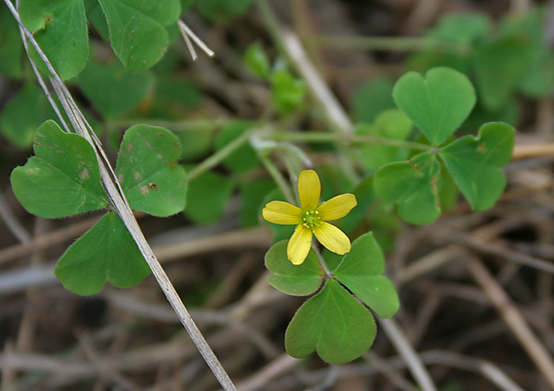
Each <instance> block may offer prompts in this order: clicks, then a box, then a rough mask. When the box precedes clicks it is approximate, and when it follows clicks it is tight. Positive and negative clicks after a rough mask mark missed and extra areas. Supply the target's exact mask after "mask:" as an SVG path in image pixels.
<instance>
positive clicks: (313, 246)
mask: <svg viewBox="0 0 554 391" xmlns="http://www.w3.org/2000/svg"><path fill="white" fill-rule="evenodd" d="M312 250H314V252H315V255H317V259H318V260H319V266H321V268H322V269H323V271H324V272H325V275H326V276H327V277H329V278H332V277H333V273H332V272H331V270H329V266H327V264H326V263H325V261H324V260H323V256H322V255H321V252H320V251H319V248H318V247H317V244H316V243H315V242H312Z"/></svg>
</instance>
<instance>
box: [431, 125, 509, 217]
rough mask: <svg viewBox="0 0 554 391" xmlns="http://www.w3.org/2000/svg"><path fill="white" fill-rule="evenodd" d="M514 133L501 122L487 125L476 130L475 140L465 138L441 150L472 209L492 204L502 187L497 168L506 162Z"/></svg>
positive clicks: (501, 178) (484, 207) (502, 181)
mask: <svg viewBox="0 0 554 391" xmlns="http://www.w3.org/2000/svg"><path fill="white" fill-rule="evenodd" d="M514 133H515V130H514V128H512V127H511V126H510V125H508V124H505V123H502V122H490V123H487V124H485V125H483V126H482V127H481V128H480V129H479V135H478V137H473V136H466V137H463V138H461V139H459V140H457V141H455V142H453V143H452V144H449V145H447V146H446V147H444V148H442V151H441V153H440V156H441V157H442V159H443V160H444V163H445V164H446V167H447V168H448V171H449V172H450V174H451V175H452V178H453V179H454V182H456V184H457V185H458V187H459V188H460V190H461V192H462V193H463V195H464V196H465V197H466V198H467V200H468V201H469V203H470V204H471V206H472V208H473V209H475V210H485V209H488V208H490V207H491V206H493V205H494V203H495V202H496V200H497V199H498V197H500V195H501V194H502V191H503V190H504V187H505V186H506V176H505V175H504V173H503V172H502V171H501V170H500V169H499V168H500V167H503V166H505V165H506V164H508V162H509V161H510V158H511V156H512V150H513V147H514Z"/></svg>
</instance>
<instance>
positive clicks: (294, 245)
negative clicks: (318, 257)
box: [287, 224, 312, 265]
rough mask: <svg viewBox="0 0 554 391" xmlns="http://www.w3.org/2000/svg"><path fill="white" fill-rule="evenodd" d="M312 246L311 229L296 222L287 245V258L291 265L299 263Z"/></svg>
mask: <svg viewBox="0 0 554 391" xmlns="http://www.w3.org/2000/svg"><path fill="white" fill-rule="evenodd" d="M311 247H312V231H310V229H309V228H306V227H304V226H303V225H301V224H298V226H297V227H296V230H295V231H294V233H293V234H292V236H291V238H290V240H289V244H288V245H287V258H288V259H289V261H291V262H292V264H293V265H300V264H301V263H302V262H304V260H305V259H306V257H307V256H308V253H309V252H310V248H311Z"/></svg>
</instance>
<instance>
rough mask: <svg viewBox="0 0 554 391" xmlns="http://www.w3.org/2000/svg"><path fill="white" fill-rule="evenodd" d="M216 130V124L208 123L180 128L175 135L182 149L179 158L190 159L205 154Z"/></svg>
mask: <svg viewBox="0 0 554 391" xmlns="http://www.w3.org/2000/svg"><path fill="white" fill-rule="evenodd" d="M216 130H217V126H214V125H210V124H207V125H206V126H199V127H191V128H185V129H182V130H180V131H179V132H178V133H177V136H178V137H179V140H181V148H182V149H183V152H182V155H181V160H182V161H192V160H196V159H198V158H200V157H202V156H205V155H207V154H208V152H209V151H210V150H211V148H212V144H213V140H214V133H215V131H216Z"/></svg>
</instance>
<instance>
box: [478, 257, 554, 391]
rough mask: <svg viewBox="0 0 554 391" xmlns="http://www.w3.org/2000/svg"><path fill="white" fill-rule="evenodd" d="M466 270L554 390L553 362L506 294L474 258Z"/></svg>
mask: <svg viewBox="0 0 554 391" xmlns="http://www.w3.org/2000/svg"><path fill="white" fill-rule="evenodd" d="M468 268H469V271H470V272H471V274H472V275H473V277H474V278H475V280H476V281H477V282H478V283H479V285H481V287H482V288H483V291H484V292H485V294H486V295H487V297H488V298H489V299H490V300H491V302H492V303H493V304H494V306H495V307H496V309H497V311H498V312H499V313H500V316H502V318H503V319H504V321H505V322H506V324H507V325H508V327H509V328H510V329H511V330H512V332H513V333H514V335H515V336H516V338H517V339H518V341H519V342H520V343H521V346H522V347H523V349H524V350H525V351H526V352H527V354H528V355H529V357H530V358H531V360H533V362H534V363H535V365H536V366H537V368H538V369H539V371H540V372H541V373H542V374H543V376H544V377H545V379H546V380H547V382H548V383H549V384H550V387H552V388H553V389H554V361H552V356H551V355H550V354H549V353H548V351H547V349H545V347H544V346H543V344H542V343H541V342H540V341H539V339H538V338H537V337H536V336H535V334H534V333H533V331H532V330H531V328H530V327H529V325H528V324H527V322H526V321H525V319H524V317H523V316H522V315H521V313H520V312H519V310H518V309H517V308H516V307H515V306H514V305H513V304H512V302H511V301H510V299H509V298H508V295H507V294H506V292H505V291H504V290H503V289H502V287H501V286H500V285H499V284H498V283H497V282H496V280H495V279H494V278H493V276H492V275H491V274H490V273H489V271H488V270H487V269H486V268H485V266H484V265H483V264H482V263H481V261H479V260H478V259H476V258H471V259H470V260H469V262H468Z"/></svg>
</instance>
